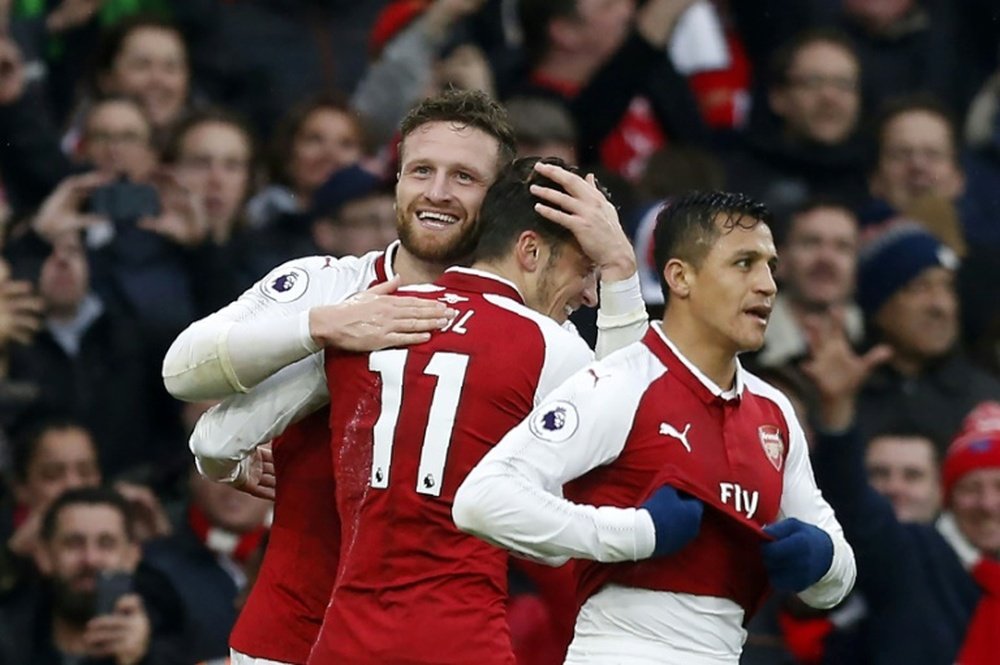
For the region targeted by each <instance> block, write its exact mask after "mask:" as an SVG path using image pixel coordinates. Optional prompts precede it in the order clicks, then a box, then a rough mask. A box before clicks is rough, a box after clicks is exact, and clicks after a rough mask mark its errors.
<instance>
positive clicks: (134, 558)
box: [122, 542, 142, 573]
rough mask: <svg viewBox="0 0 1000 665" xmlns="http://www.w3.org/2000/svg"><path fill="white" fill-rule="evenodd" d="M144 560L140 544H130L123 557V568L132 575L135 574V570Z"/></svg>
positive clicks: (126, 547)
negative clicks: (141, 560) (142, 559)
mask: <svg viewBox="0 0 1000 665" xmlns="http://www.w3.org/2000/svg"><path fill="white" fill-rule="evenodd" d="M141 558H142V551H141V550H140V549H139V543H135V542H132V543H129V544H128V545H126V546H125V553H124V556H123V557H122V567H123V568H124V569H125V570H127V571H128V572H130V573H134V572H135V569H136V568H138V567H139V559H141Z"/></svg>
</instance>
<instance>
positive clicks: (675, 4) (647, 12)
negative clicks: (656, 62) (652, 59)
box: [635, 0, 697, 46]
mask: <svg viewBox="0 0 1000 665" xmlns="http://www.w3.org/2000/svg"><path fill="white" fill-rule="evenodd" d="M695 2H697V0H650V1H649V2H647V3H646V4H644V5H643V6H642V7H641V8H640V9H639V10H638V11H637V12H636V15H635V25H636V30H638V31H639V34H640V35H642V36H643V37H644V38H645V39H646V41H648V42H649V43H650V44H653V45H655V46H666V44H667V42H668V41H669V40H670V35H671V34H673V32H674V27H676V25H677V21H678V20H679V19H680V17H681V15H682V14H684V12H686V11H687V10H688V9H689V8H690V7H691V5H693V4H694V3H695Z"/></svg>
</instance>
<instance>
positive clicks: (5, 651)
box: [0, 564, 195, 665]
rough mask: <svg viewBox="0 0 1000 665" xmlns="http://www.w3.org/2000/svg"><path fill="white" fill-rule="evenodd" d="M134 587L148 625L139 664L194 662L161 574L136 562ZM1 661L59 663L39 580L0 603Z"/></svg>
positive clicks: (1, 664) (11, 664) (104, 663)
mask: <svg viewBox="0 0 1000 665" xmlns="http://www.w3.org/2000/svg"><path fill="white" fill-rule="evenodd" d="M133 584H134V588H135V591H136V593H138V594H139V596H140V597H141V598H142V602H143V607H144V609H145V611H146V614H147V615H148V616H149V622H150V626H151V631H152V637H151V640H150V646H149V651H148V652H147V654H146V657H145V658H143V659H142V660H141V661H139V664H138V665H193V663H194V662H195V661H194V659H192V658H191V657H190V656H189V655H187V653H188V650H187V648H186V647H185V646H184V643H185V640H184V638H183V634H182V632H181V631H182V629H183V624H184V621H183V608H182V605H181V603H180V600H179V598H178V597H177V594H176V592H175V591H174V589H173V587H172V586H171V585H170V583H169V582H168V581H167V580H166V578H164V577H163V576H162V575H160V574H158V573H156V572H155V571H153V570H151V569H149V568H147V567H146V566H144V565H142V564H140V566H139V568H138V570H137V571H136V573H135V577H134V582H133ZM0 626H3V630H0V665H28V664H29V663H30V665H64V663H65V662H66V661H65V660H64V656H63V655H62V654H60V653H59V652H58V651H57V650H56V648H55V645H54V643H53V637H52V606H51V600H50V598H49V595H48V591H47V589H46V587H45V586H44V584H43V583H37V584H32V585H30V586H28V587H25V588H22V589H20V590H19V591H18V593H17V594H15V595H12V596H8V597H5V598H4V599H3V601H2V603H0ZM80 665H114V660H113V659H101V660H93V659H87V660H83V661H80Z"/></svg>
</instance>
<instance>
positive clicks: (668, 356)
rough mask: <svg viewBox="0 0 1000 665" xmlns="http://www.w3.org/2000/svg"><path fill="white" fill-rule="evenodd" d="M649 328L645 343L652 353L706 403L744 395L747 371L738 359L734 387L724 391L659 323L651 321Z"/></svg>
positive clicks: (728, 399)
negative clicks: (676, 343) (679, 347)
mask: <svg viewBox="0 0 1000 665" xmlns="http://www.w3.org/2000/svg"><path fill="white" fill-rule="evenodd" d="M649 328H650V330H649V332H648V333H646V338H645V342H646V345H647V346H648V347H649V349H650V351H652V352H653V354H654V355H655V356H656V357H657V358H659V359H660V361H661V362H663V364H664V365H666V366H667V369H668V370H672V371H675V372H677V373H678V375H679V376H680V377H681V379H682V380H683V381H684V383H686V384H687V385H688V387H689V388H690V389H691V390H693V391H694V392H695V393H696V394H697V395H699V396H700V397H701V398H702V399H703V400H704V401H705V402H710V401H712V400H713V399H716V398H718V399H722V400H725V401H730V400H734V399H738V398H740V397H741V396H742V395H743V387H744V377H743V373H744V372H745V371H746V370H744V369H743V366H742V365H741V364H740V361H739V359H738V358H737V359H736V377H735V380H734V381H733V387H732V388H730V389H729V390H723V389H722V388H720V387H719V386H718V385H717V384H716V383H715V382H714V381H712V379H710V378H708V377H707V376H705V374H704V373H703V372H702V371H701V370H700V369H698V367H697V366H695V364H694V363H692V362H691V361H690V360H688V358H687V357H685V356H684V354H683V353H681V352H680V350H679V349H678V348H677V347H676V346H675V345H674V343H673V342H672V341H670V338H669V337H667V335H666V333H664V332H663V328H662V326H661V324H660V322H659V321H651V322H650V325H649Z"/></svg>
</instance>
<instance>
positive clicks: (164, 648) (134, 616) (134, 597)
mask: <svg viewBox="0 0 1000 665" xmlns="http://www.w3.org/2000/svg"><path fill="white" fill-rule="evenodd" d="M140 559H141V554H140V550H139V545H138V543H137V542H136V538H135V530H134V524H133V521H132V518H131V517H130V514H129V506H128V504H127V503H126V502H125V500H124V499H123V498H122V497H121V496H119V495H118V494H117V493H115V492H113V491H112V490H107V489H101V488H97V487H85V488H78V489H73V490H69V491H67V492H66V493H64V494H62V495H61V496H60V497H59V498H58V499H56V500H55V501H54V502H53V504H52V505H51V506H50V507H49V508H48V510H47V511H46V513H45V516H44V518H43V520H42V525H41V532H40V545H39V547H38V548H37V549H36V552H35V561H36V563H37V565H38V569H39V570H40V571H42V574H43V576H44V582H45V583H44V584H38V585H34V586H32V587H30V588H28V589H25V590H23V592H20V593H18V594H15V595H13V596H11V597H9V598H6V599H5V600H4V602H3V603H2V604H0V617H2V622H3V626H4V631H3V635H2V636H0V663H3V664H4V665H20V664H21V663H32V664H33V665H36V664H37V665H56V664H59V663H66V662H75V663H81V664H83V665H98V664H100V665H123V664H129V665H173V664H178V665H180V664H183V663H186V662H190V659H189V658H187V657H186V656H182V655H181V654H183V653H184V651H183V649H182V648H181V645H182V644H183V641H182V639H181V638H182V636H181V634H180V626H181V607H180V605H179V602H178V600H177V596H176V593H175V592H174V591H173V589H172V588H171V587H170V585H169V584H168V583H167V582H166V581H165V580H164V579H163V578H162V577H161V576H158V575H156V574H155V573H154V572H152V571H149V570H147V569H146V568H145V567H144V566H143V565H142V564H141V563H140ZM107 573H124V574H126V575H128V576H129V577H130V587H131V588H130V589H128V590H127V593H125V594H124V595H121V596H120V597H117V598H112V599H111V601H110V602H112V603H113V605H112V606H111V607H99V605H98V596H99V595H100V594H99V593H98V589H99V587H100V581H99V580H100V579H101V578H102V576H103V575H104V574H107Z"/></svg>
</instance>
